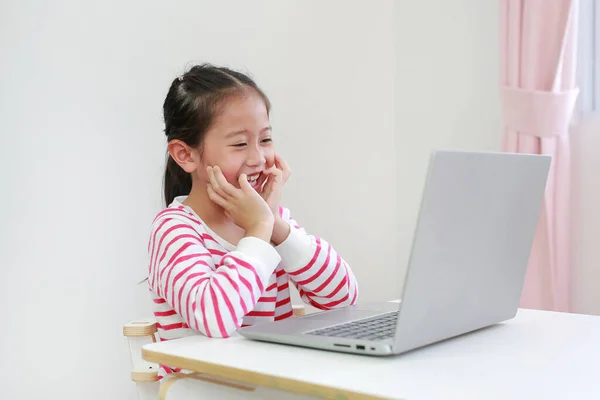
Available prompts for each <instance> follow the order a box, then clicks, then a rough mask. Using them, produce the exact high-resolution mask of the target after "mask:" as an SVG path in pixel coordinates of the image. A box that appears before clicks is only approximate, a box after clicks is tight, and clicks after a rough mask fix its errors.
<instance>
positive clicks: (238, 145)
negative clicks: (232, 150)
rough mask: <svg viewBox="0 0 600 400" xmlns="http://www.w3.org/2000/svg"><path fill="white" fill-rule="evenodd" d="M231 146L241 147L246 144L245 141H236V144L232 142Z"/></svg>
mask: <svg viewBox="0 0 600 400" xmlns="http://www.w3.org/2000/svg"><path fill="white" fill-rule="evenodd" d="M231 146H232V147H239V148H241V147H244V146H246V143H237V144H232V145H231Z"/></svg>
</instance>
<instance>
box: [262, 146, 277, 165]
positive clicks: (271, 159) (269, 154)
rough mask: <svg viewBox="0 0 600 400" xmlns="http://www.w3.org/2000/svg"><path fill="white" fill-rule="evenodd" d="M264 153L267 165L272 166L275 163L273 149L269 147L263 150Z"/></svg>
mask: <svg viewBox="0 0 600 400" xmlns="http://www.w3.org/2000/svg"><path fill="white" fill-rule="evenodd" d="M264 155H265V160H266V162H267V167H272V166H273V165H275V149H273V148H270V149H267V150H265V152H264Z"/></svg>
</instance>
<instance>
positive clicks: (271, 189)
mask: <svg viewBox="0 0 600 400" xmlns="http://www.w3.org/2000/svg"><path fill="white" fill-rule="evenodd" d="M264 174H265V175H266V176H267V178H266V183H265V184H264V186H263V189H262V191H261V196H262V197H263V199H265V201H266V202H267V204H268V205H269V208H270V209H271V212H272V213H273V215H274V216H275V223H274V225H273V234H272V236H271V242H273V244H274V245H276V246H278V245H279V244H281V243H282V242H283V241H284V240H285V239H287V237H288V235H289V234H290V225H289V224H288V223H287V222H286V221H284V220H283V219H282V218H281V217H280V216H279V203H280V202H281V194H282V190H283V185H284V184H285V182H287V180H288V178H289V177H290V174H291V171H290V167H289V166H288V164H287V163H286V162H285V160H284V159H283V157H281V156H280V155H279V154H275V165H273V166H272V167H271V168H269V169H267V170H266V171H264Z"/></svg>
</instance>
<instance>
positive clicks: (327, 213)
mask: <svg viewBox="0 0 600 400" xmlns="http://www.w3.org/2000/svg"><path fill="white" fill-rule="evenodd" d="M393 18H394V15H393V6H392V2H391V1H389V0H388V1H380V2H371V1H366V0H365V1H353V2H347V1H342V0H337V1H329V2H320V1H316V0H315V1H285V2H281V1H275V0H273V1H253V2H243V1H235V2H231V1H229V2H225V1H220V2H209V1H191V0H189V1H178V2H162V1H153V2H148V1H144V2H142V1H128V2H117V1H116V0H113V1H103V2H85V3H84V2H78V1H74V0H73V1H67V0H60V1H55V2H51V3H45V2H41V1H38V2H34V1H29V2H27V1H23V0H18V1H17V0H5V1H3V2H1V3H0V60H1V62H0V121H2V125H1V128H0V129H1V131H0V132H1V135H0V138H1V139H0V140H1V142H0V163H1V165H0V174H1V176H0V182H2V193H1V196H0V209H2V210H3V211H4V214H3V218H2V225H1V230H0V232H1V237H0V239H1V240H0V246H1V247H0V254H1V257H2V258H1V260H2V262H1V264H0V265H1V268H2V280H1V281H2V288H1V289H0V302H1V304H2V330H0V332H1V339H0V343H1V351H0V359H1V360H2V362H1V363H0V387H1V388H2V395H0V397H2V398H7V399H32V398H46V397H47V398H50V397H60V398H62V399H78V400H79V399H91V400H93V399H133V398H134V394H135V392H134V390H135V389H134V385H133V384H132V383H131V382H130V381H129V371H130V366H129V356H128V353H127V352H128V349H127V345H126V340H125V338H123V337H122V336H121V335H122V334H121V326H122V324H123V323H125V322H127V321H129V320H130V319H133V318H139V317H140V316H146V315H147V314H148V310H149V300H148V297H147V293H146V289H145V287H144V286H143V285H136V282H138V281H139V280H140V279H141V278H142V277H143V276H144V272H145V268H146V251H145V249H146V245H147V235H148V232H149V225H150V222H151V220H152V218H153V216H154V214H155V213H156V212H157V211H158V208H159V207H160V179H161V175H162V164H163V157H164V146H165V143H164V138H163V134H162V132H161V129H162V125H161V107H162V101H163V98H164V95H165V94H166V90H167V89H168V86H169V84H170V81H171V79H173V77H174V76H175V75H176V74H177V73H179V72H181V71H182V69H183V68H184V67H185V66H186V65H188V64H189V63H190V62H194V61H201V60H210V61H213V62H215V63H226V64H229V65H231V66H233V67H236V68H242V69H247V70H249V71H250V72H251V73H252V74H253V75H255V77H256V78H257V80H258V81H259V82H260V83H261V84H262V85H263V86H264V89H265V90H266V91H267V93H268V94H269V95H270V96H271V98H272V101H273V103H274V113H273V124H274V127H275V130H276V135H277V138H278V146H279V148H280V150H281V152H282V153H283V154H284V155H285V156H286V157H287V158H288V161H289V162H290V164H291V166H292V168H293V178H292V180H291V181H290V182H289V186H288V189H287V193H286V200H287V205H288V206H289V207H290V208H292V209H293V210H294V212H295V214H296V217H297V219H298V220H299V221H300V222H301V223H302V224H303V225H305V226H307V227H308V228H309V229H310V230H311V231H313V232H315V233H317V234H319V235H322V236H323V237H325V238H326V239H328V240H329V241H330V242H332V243H333V244H334V245H335V246H336V247H337V248H338V250H339V251H340V252H341V253H342V254H343V255H344V256H345V257H346V258H347V259H348V261H349V262H350V263H351V264H352V265H353V266H354V268H355V270H356V274H357V276H358V279H359V280H360V281H361V291H362V293H363V299H369V298H372V299H375V298H383V297H384V296H385V295H386V294H388V293H390V291H392V290H393V288H394V282H393V280H389V279H385V278H384V279H381V280H380V277H381V276H382V275H383V271H385V270H386V269H388V268H390V267H391V265H392V263H393V262H394V258H393V255H394V252H395V244H396V233H395V231H394V229H393V228H394V226H395V210H396V209H397V205H396V201H395V197H394V195H395V193H396V191H395V186H394V183H395V178H394V176H395V165H396V164H395V156H394V155H395V150H394V125H393V119H394V105H393V104H394V103H393V96H394V83H393V81H394V74H395V70H394V52H393V39H394V38H393V35H394V31H393ZM367 186H370V187H371V188H372V190H366V189H365V187H367ZM374 249H376V250H374ZM7 328H8V329H7Z"/></svg>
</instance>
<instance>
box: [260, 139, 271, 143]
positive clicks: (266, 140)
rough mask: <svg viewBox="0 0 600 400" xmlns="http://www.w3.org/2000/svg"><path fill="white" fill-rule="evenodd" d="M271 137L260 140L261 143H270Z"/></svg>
mask: <svg viewBox="0 0 600 400" xmlns="http://www.w3.org/2000/svg"><path fill="white" fill-rule="evenodd" d="M272 142H273V139H272V138H265V139H263V140H262V143H272Z"/></svg>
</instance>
